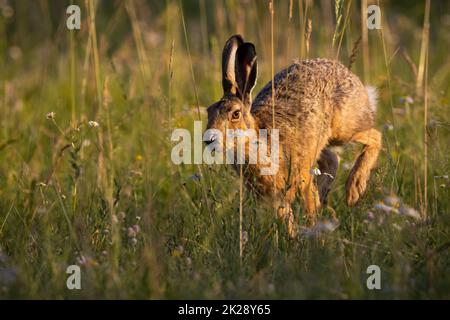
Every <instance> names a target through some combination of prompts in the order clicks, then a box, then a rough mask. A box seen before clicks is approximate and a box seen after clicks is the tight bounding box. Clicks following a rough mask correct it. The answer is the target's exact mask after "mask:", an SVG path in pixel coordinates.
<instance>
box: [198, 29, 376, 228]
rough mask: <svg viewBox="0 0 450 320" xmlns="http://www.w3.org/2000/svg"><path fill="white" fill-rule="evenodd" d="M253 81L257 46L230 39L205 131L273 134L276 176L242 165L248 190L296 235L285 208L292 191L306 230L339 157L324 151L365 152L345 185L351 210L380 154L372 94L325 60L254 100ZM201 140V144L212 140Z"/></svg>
mask: <svg viewBox="0 0 450 320" xmlns="http://www.w3.org/2000/svg"><path fill="white" fill-rule="evenodd" d="M256 79H257V61H256V50H255V46H254V45H253V44H251V43H248V42H244V40H243V38H242V37H241V36H240V35H234V36H232V37H231V38H230V39H229V40H228V41H227V42H226V44H225V47H224V49H223V53H222V86H223V91H224V92H223V97H222V99H221V100H220V101H218V102H216V103H214V104H213V105H211V106H210V107H209V108H208V124H207V129H216V130H219V131H220V132H222V133H223V134H224V136H225V132H226V130H227V129H234V130H237V129H240V130H247V129H254V130H256V132H258V130H259V129H266V130H267V131H268V132H269V134H270V130H272V129H274V128H276V129H278V130H279V153H278V154H279V170H278V172H277V174H275V175H261V174H260V170H259V166H260V165H259V164H249V163H248V162H246V164H245V165H244V169H243V172H244V178H245V181H246V184H247V185H248V186H250V187H252V188H253V189H254V190H256V191H257V193H258V194H261V195H267V196H271V197H274V198H272V202H273V203H274V205H275V206H276V209H277V210H278V214H279V216H280V218H283V219H285V220H287V223H288V231H289V233H290V234H291V235H294V234H295V231H296V228H295V224H294V217H293V212H292V209H291V203H292V202H293V200H294V199H295V196H296V193H297V191H299V192H300V196H301V200H302V203H303V205H304V208H305V210H306V213H307V218H308V219H307V220H308V221H309V222H310V223H311V222H313V221H314V220H315V214H316V212H317V210H318V209H319V208H320V205H321V203H325V201H326V197H327V194H328V191H329V190H330V185H331V183H332V181H333V180H334V178H335V176H336V171H337V167H338V158H337V156H336V155H335V154H334V153H333V152H332V151H331V150H330V149H329V148H328V147H329V146H333V145H341V144H345V143H350V142H359V143H361V144H363V145H364V149H363V151H362V153H361V154H360V155H359V157H358V158H357V160H356V162H355V164H354V166H353V168H352V170H351V172H350V175H349V177H348V181H347V183H346V195H347V204H348V205H350V206H352V205H354V204H355V203H356V202H357V201H358V200H359V199H360V197H361V195H362V194H363V193H364V191H365V189H366V184H367V180H368V179H369V176H370V171H371V169H372V168H373V166H374V165H375V162H376V160H377V157H378V153H379V151H380V148H381V133H380V132H379V131H377V130H376V129H374V128H373V126H374V118H375V108H376V92H375V90H373V89H372V88H370V87H368V88H366V87H364V85H363V84H362V83H361V81H360V80H359V78H358V77H357V76H356V75H354V74H353V73H352V72H350V70H348V69H347V68H346V67H345V66H343V65H342V64H341V63H339V62H337V61H333V60H328V59H308V60H300V61H296V62H295V63H293V64H292V65H291V66H289V67H288V68H286V69H284V70H282V71H281V72H279V73H278V74H276V75H275V77H274V83H273V84H272V81H271V82H269V83H268V84H267V85H266V86H265V87H264V88H263V89H262V90H261V92H259V93H258V95H257V96H256V98H255V99H254V100H252V95H251V93H252V89H253V88H254V86H255V83H256ZM272 87H273V88H274V95H273V100H274V101H273V102H274V103H273V105H272ZM273 110H274V113H273V112H272V111H273ZM206 139H207V140H208V141H205V143H207V144H209V143H211V142H213V140H214V139H212V138H211V139H210V138H206ZM224 146H225V145H224ZM267 148H268V149H270V144H269V145H268V147H267ZM316 165H317V166H318V168H319V170H320V172H321V174H319V170H316V176H317V179H314V177H315V175H314V174H313V173H314V170H313V171H312V170H311V169H312V168H314V167H315V166H316ZM235 167H236V166H235ZM317 174H319V175H317Z"/></svg>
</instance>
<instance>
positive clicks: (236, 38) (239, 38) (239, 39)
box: [227, 34, 244, 44]
mask: <svg viewBox="0 0 450 320" xmlns="http://www.w3.org/2000/svg"><path fill="white" fill-rule="evenodd" d="M232 41H236V42H237V43H238V44H242V43H244V38H243V37H242V36H241V35H240V34H234V35H232V36H231V37H230V38H229V39H228V40H227V43H229V42H232Z"/></svg>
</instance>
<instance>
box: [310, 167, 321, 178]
mask: <svg viewBox="0 0 450 320" xmlns="http://www.w3.org/2000/svg"><path fill="white" fill-rule="evenodd" d="M309 173H310V174H312V175H313V176H320V175H321V174H322V172H320V169H319V168H317V167H312V168H311V169H310V170H309Z"/></svg>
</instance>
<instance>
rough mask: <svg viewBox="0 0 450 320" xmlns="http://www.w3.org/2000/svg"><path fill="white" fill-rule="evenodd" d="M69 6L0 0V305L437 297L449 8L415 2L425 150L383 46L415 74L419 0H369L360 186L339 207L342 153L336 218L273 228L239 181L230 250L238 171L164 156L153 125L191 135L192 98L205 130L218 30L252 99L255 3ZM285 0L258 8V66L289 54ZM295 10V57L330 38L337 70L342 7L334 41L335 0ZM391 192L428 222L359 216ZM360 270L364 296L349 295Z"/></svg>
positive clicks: (412, 88)
mask: <svg viewBox="0 0 450 320" xmlns="http://www.w3.org/2000/svg"><path fill="white" fill-rule="evenodd" d="M10 2H11V1H10ZM73 2H74V3H75V4H79V5H80V7H81V11H82V27H81V30H79V31H73V32H70V31H68V30H67V29H66V28H65V18H66V16H65V8H66V6H67V5H68V4H69V1H67V4H65V3H63V1H39V2H38V1H36V2H33V4H30V3H29V2H28V1H14V3H13V4H12V8H13V9H14V14H13V15H12V16H8V15H7V14H6V16H5V14H0V65H1V67H0V124H1V126H0V298H57V299H61V298H126V299H129V298H145V299H146V298H283V299H287V298H335V299H342V298H343V299H346V298H371V299H380V298H385V299H392V298H414V299H424V298H446V299H448V298H450V276H449V272H448V271H449V266H450V265H449V262H450V258H449V251H448V250H449V249H448V248H449V241H450V233H449V232H450V212H449V210H450V200H449V188H450V182H449V180H448V175H449V171H450V162H449V160H450V159H449V154H448V150H449V137H450V135H449V128H450V118H449V112H448V110H449V101H450V100H449V99H450V90H449V80H450V71H449V70H450V68H449V66H450V60H449V55H448V47H449V45H450V40H449V37H448V23H449V22H448V16H449V10H448V9H449V6H448V4H447V5H446V4H444V2H442V3H441V2H439V3H438V2H437V1H433V2H432V3H431V19H430V20H431V21H432V22H431V27H430V42H429V44H428V52H429V57H428V59H427V61H428V66H427V69H428V72H427V73H428V83H427V85H428V115H427V117H428V121H427V134H428V159H427V161H425V160H424V132H425V130H424V99H423V95H421V94H418V95H416V80H415V77H414V76H413V73H412V71H411V69H410V67H409V65H408V63H407V62H406V61H405V59H404V58H403V57H402V55H401V54H400V51H399V50H398V48H399V47H400V46H402V47H404V48H406V52H408V54H409V56H410V57H411V59H412V61H413V62H414V63H415V64H417V67H419V61H420V45H421V37H422V25H423V19H424V4H423V3H422V2H421V1H417V2H416V3H410V1H405V2H403V3H402V2H397V1H396V2H395V3H394V2H393V1H389V2H388V1H380V5H381V8H382V13H383V15H382V16H383V33H382V34H381V33H380V32H378V31H376V30H375V31H369V32H368V36H369V43H368V45H369V51H368V52H369V57H370V64H369V67H370V68H369V70H367V72H368V76H369V77H368V78H369V79H370V80H371V84H373V85H375V86H377V87H378V88H379V91H380V102H379V108H378V110H379V112H378V119H377V127H378V128H379V129H380V130H382V131H383V139H384V140H383V142H384V147H383V151H382V153H381V155H380V158H379V161H378V165H377V168H376V169H375V170H374V171H373V173H372V177H371V181H370V185H369V187H368V191H367V193H366V194H365V196H364V197H363V199H362V201H361V202H360V203H359V205H358V206H357V207H355V208H348V207H347V206H346V205H345V194H344V185H345V179H346V178H347V176H348V173H349V170H348V164H349V163H351V161H352V160H353V159H354V158H355V156H356V155H357V153H358V151H359V150H360V147H359V146H348V147H345V148H344V150H342V151H343V152H342V155H341V165H340V168H339V171H338V179H337V181H336V182H335V184H334V188H333V190H332V192H331V194H330V200H329V202H330V203H329V206H330V207H331V208H332V209H333V210H334V211H335V212H336V215H337V218H338V220H339V227H338V228H337V229H336V230H335V231H333V232H330V233H324V234H320V235H318V236H317V237H305V236H301V237H299V238H298V239H290V238H289V237H288V235H287V231H286V229H285V226H284V225H283V224H282V223H280V222H278V221H275V220H274V217H273V210H272V209H271V208H270V205H268V204H266V203H261V202H259V201H256V200H255V198H254V196H253V195H252V194H251V193H249V192H248V191H245V192H244V197H243V199H242V201H243V218H244V220H243V230H245V231H246V232H247V234H248V241H247V242H246V244H245V246H244V251H243V258H242V262H240V257H239V204H240V198H239V179H238V177H237V176H236V174H235V173H234V172H233V170H231V169H230V168H227V167H225V166H213V167H208V166H206V165H201V166H194V165H180V166H176V165H174V164H172V162H171V160H170V151H171V148H172V143H171V141H170V135H171V132H172V130H173V129H174V128H188V129H190V130H192V129H193V121H194V120H196V119H197V117H198V114H197V107H199V110H200V116H201V119H202V120H203V121H204V123H205V120H206V114H205V113H204V108H205V107H207V106H208V105H209V104H211V103H212V102H214V101H216V100H217V99H219V98H220V96H221V83H220V56H221V48H222V45H223V43H224V41H225V40H226V39H227V38H228V37H229V36H230V35H231V34H233V33H235V32H241V33H243V34H244V35H245V38H246V39H247V40H249V41H252V42H254V43H255V45H256V48H257V51H258V59H259V68H260V69H259V70H260V72H259V81H258V84H257V88H256V89H255V92H257V91H258V90H259V89H260V88H261V87H262V86H263V85H264V84H265V83H267V81H269V80H270V74H271V63H270V61H271V54H270V52H271V41H270V39H271V38H270V36H271V33H270V12H269V7H268V4H267V3H265V2H262V1H261V2H259V1H258V2H257V3H256V2H252V1H242V2H241V1H214V3H212V2H210V1H202V0H200V1H183V2H182V3H180V2H179V1H171V0H167V1H150V2H148V3H146V2H143V1H133V2H129V3H128V5H125V4H121V2H118V1H117V2H112V1H111V2H109V1H108V2H106V1H100V2H98V3H97V2H94V4H98V6H95V5H94V6H92V8H91V9H94V10H96V23H95V27H94V25H90V24H89V23H88V17H89V15H88V11H89V10H88V8H87V7H86V6H85V3H84V2H83V1H73ZM291 3H292V4H293V7H292V8H291V9H292V16H291V18H289V7H290V4H291ZM291 3H290V1H275V3H274V6H275V7H274V9H275V11H274V45H275V47H274V52H275V57H274V70H275V72H276V71H278V70H280V69H281V68H282V67H284V66H287V65H288V64H289V63H290V61H292V60H293V59H294V58H296V57H298V56H300V55H301V54H300V50H301V48H304V46H302V45H301V39H302V38H300V35H301V34H303V33H302V32H301V30H300V28H301V27H305V23H304V12H305V2H304V1H301V3H302V6H303V7H302V8H303V10H304V11H303V12H300V11H299V3H298V1H293V2H291ZM321 3H322V4H324V3H325V4H326V1H325V2H321ZM180 4H181V5H182V7H183V13H184V21H185V27H186V34H185V33H184V29H183V23H182V18H181V14H180V10H179V9H180ZM95 8H96V9H95ZM243 8H244V9H245V10H243ZM327 10H328V11H327ZM0 12H3V13H4V12H5V10H4V9H3V11H1V10H0ZM92 12H93V11H91V12H90V13H91V14H92ZM306 12H307V18H309V19H311V20H312V33H311V40H310V49H309V56H310V57H316V56H320V57H335V55H336V52H337V46H338V44H339V43H341V47H340V49H339V59H340V60H341V61H342V62H343V63H345V64H347V63H348V61H349V57H350V55H351V51H352V48H353V45H354V42H355V41H356V40H357V39H358V38H359V36H360V34H361V26H360V20H361V17H360V7H359V2H358V1H353V2H350V1H344V4H343V7H342V10H341V12H342V14H343V15H344V16H343V17H342V19H341V28H340V30H343V32H342V33H340V34H339V33H338V35H337V41H336V45H335V47H333V46H332V42H333V35H334V33H335V17H334V4H331V6H330V7H329V8H327V6H326V5H325V6H324V7H320V6H319V4H318V3H316V2H315V4H314V6H313V7H311V6H309V7H308V8H307V10H306ZM347 12H348V13H349V16H348V17H347V16H346V14H347ZM344 24H346V25H345V28H344V29H342V27H343V25H344ZM89 30H91V31H93V32H95V34H96V43H94V41H92V38H89ZM382 37H384V41H385V48H383V38H382ZM288 40H289V41H288ZM339 40H341V41H339ZM187 43H188V44H189V52H188V50H187V48H188V47H187ZM189 53H190V55H189ZM304 54H305V51H303V55H304ZM190 59H191V61H192V73H191V68H190ZM363 65H364V64H363V56H362V48H360V50H359V53H358V55H357V56H356V60H355V62H354V64H353V66H352V70H353V71H354V72H355V73H356V74H358V75H359V76H360V77H361V78H364V74H363ZM407 96H410V97H411V98H412V99H413V101H412V102H410V103H406V102H404V101H403V100H402V98H404V97H407ZM50 112H54V113H55V116H54V119H47V118H46V115H47V114H48V113H50ZM88 121H96V122H98V123H99V126H98V127H93V126H89V125H88ZM425 166H427V175H428V184H427V189H426V190H425V191H424V172H425V170H424V168H425ZM194 174H197V175H198V176H199V178H198V179H197V178H195V177H197V176H193V175H194ZM443 176H447V177H443ZM392 194H394V195H396V196H398V197H399V198H400V199H401V200H402V202H403V203H405V204H407V205H408V206H410V207H412V208H415V209H416V210H417V211H418V212H420V213H421V214H422V215H424V214H425V213H426V216H427V218H426V219H418V220H416V219H412V218H408V217H405V216H401V215H397V214H384V213H382V212H379V211H376V210H374V209H373V207H374V205H375V204H377V203H379V202H380V201H383V199H384V198H385V197H386V196H388V195H392ZM425 199H426V200H427V201H425ZM425 203H427V209H426V210H425ZM295 209H296V219H297V222H301V216H302V209H301V206H300V204H299V203H298V202H296V204H295ZM369 211H371V212H373V214H374V216H375V218H374V219H373V220H370V219H368V218H367V216H368V212H369ZM330 212H331V210H330V209H325V210H323V212H321V213H320V215H319V218H320V219H329V218H330V217H331V213H330ZM136 226H138V227H136ZM136 231H137V232H136ZM71 264H78V265H80V266H81V268H82V269H81V270H82V290H78V291H77V290H73V291H71V290H68V289H67V288H66V279H67V274H66V268H67V266H68V265H71ZM372 264H376V265H379V266H380V268H381V274H382V279H381V286H382V289H381V290H373V291H371V290H368V289H367V288H366V279H367V277H368V275H367V274H366V269H367V267H368V266H369V265H372Z"/></svg>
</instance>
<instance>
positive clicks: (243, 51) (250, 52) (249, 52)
mask: <svg viewBox="0 0 450 320" xmlns="http://www.w3.org/2000/svg"><path fill="white" fill-rule="evenodd" d="M236 54H237V56H238V57H241V58H242V57H245V56H247V57H249V56H251V57H252V58H256V48H255V45H254V44H253V43H251V42H245V43H243V44H241V45H240V46H239V48H238V49H237V53H236Z"/></svg>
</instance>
